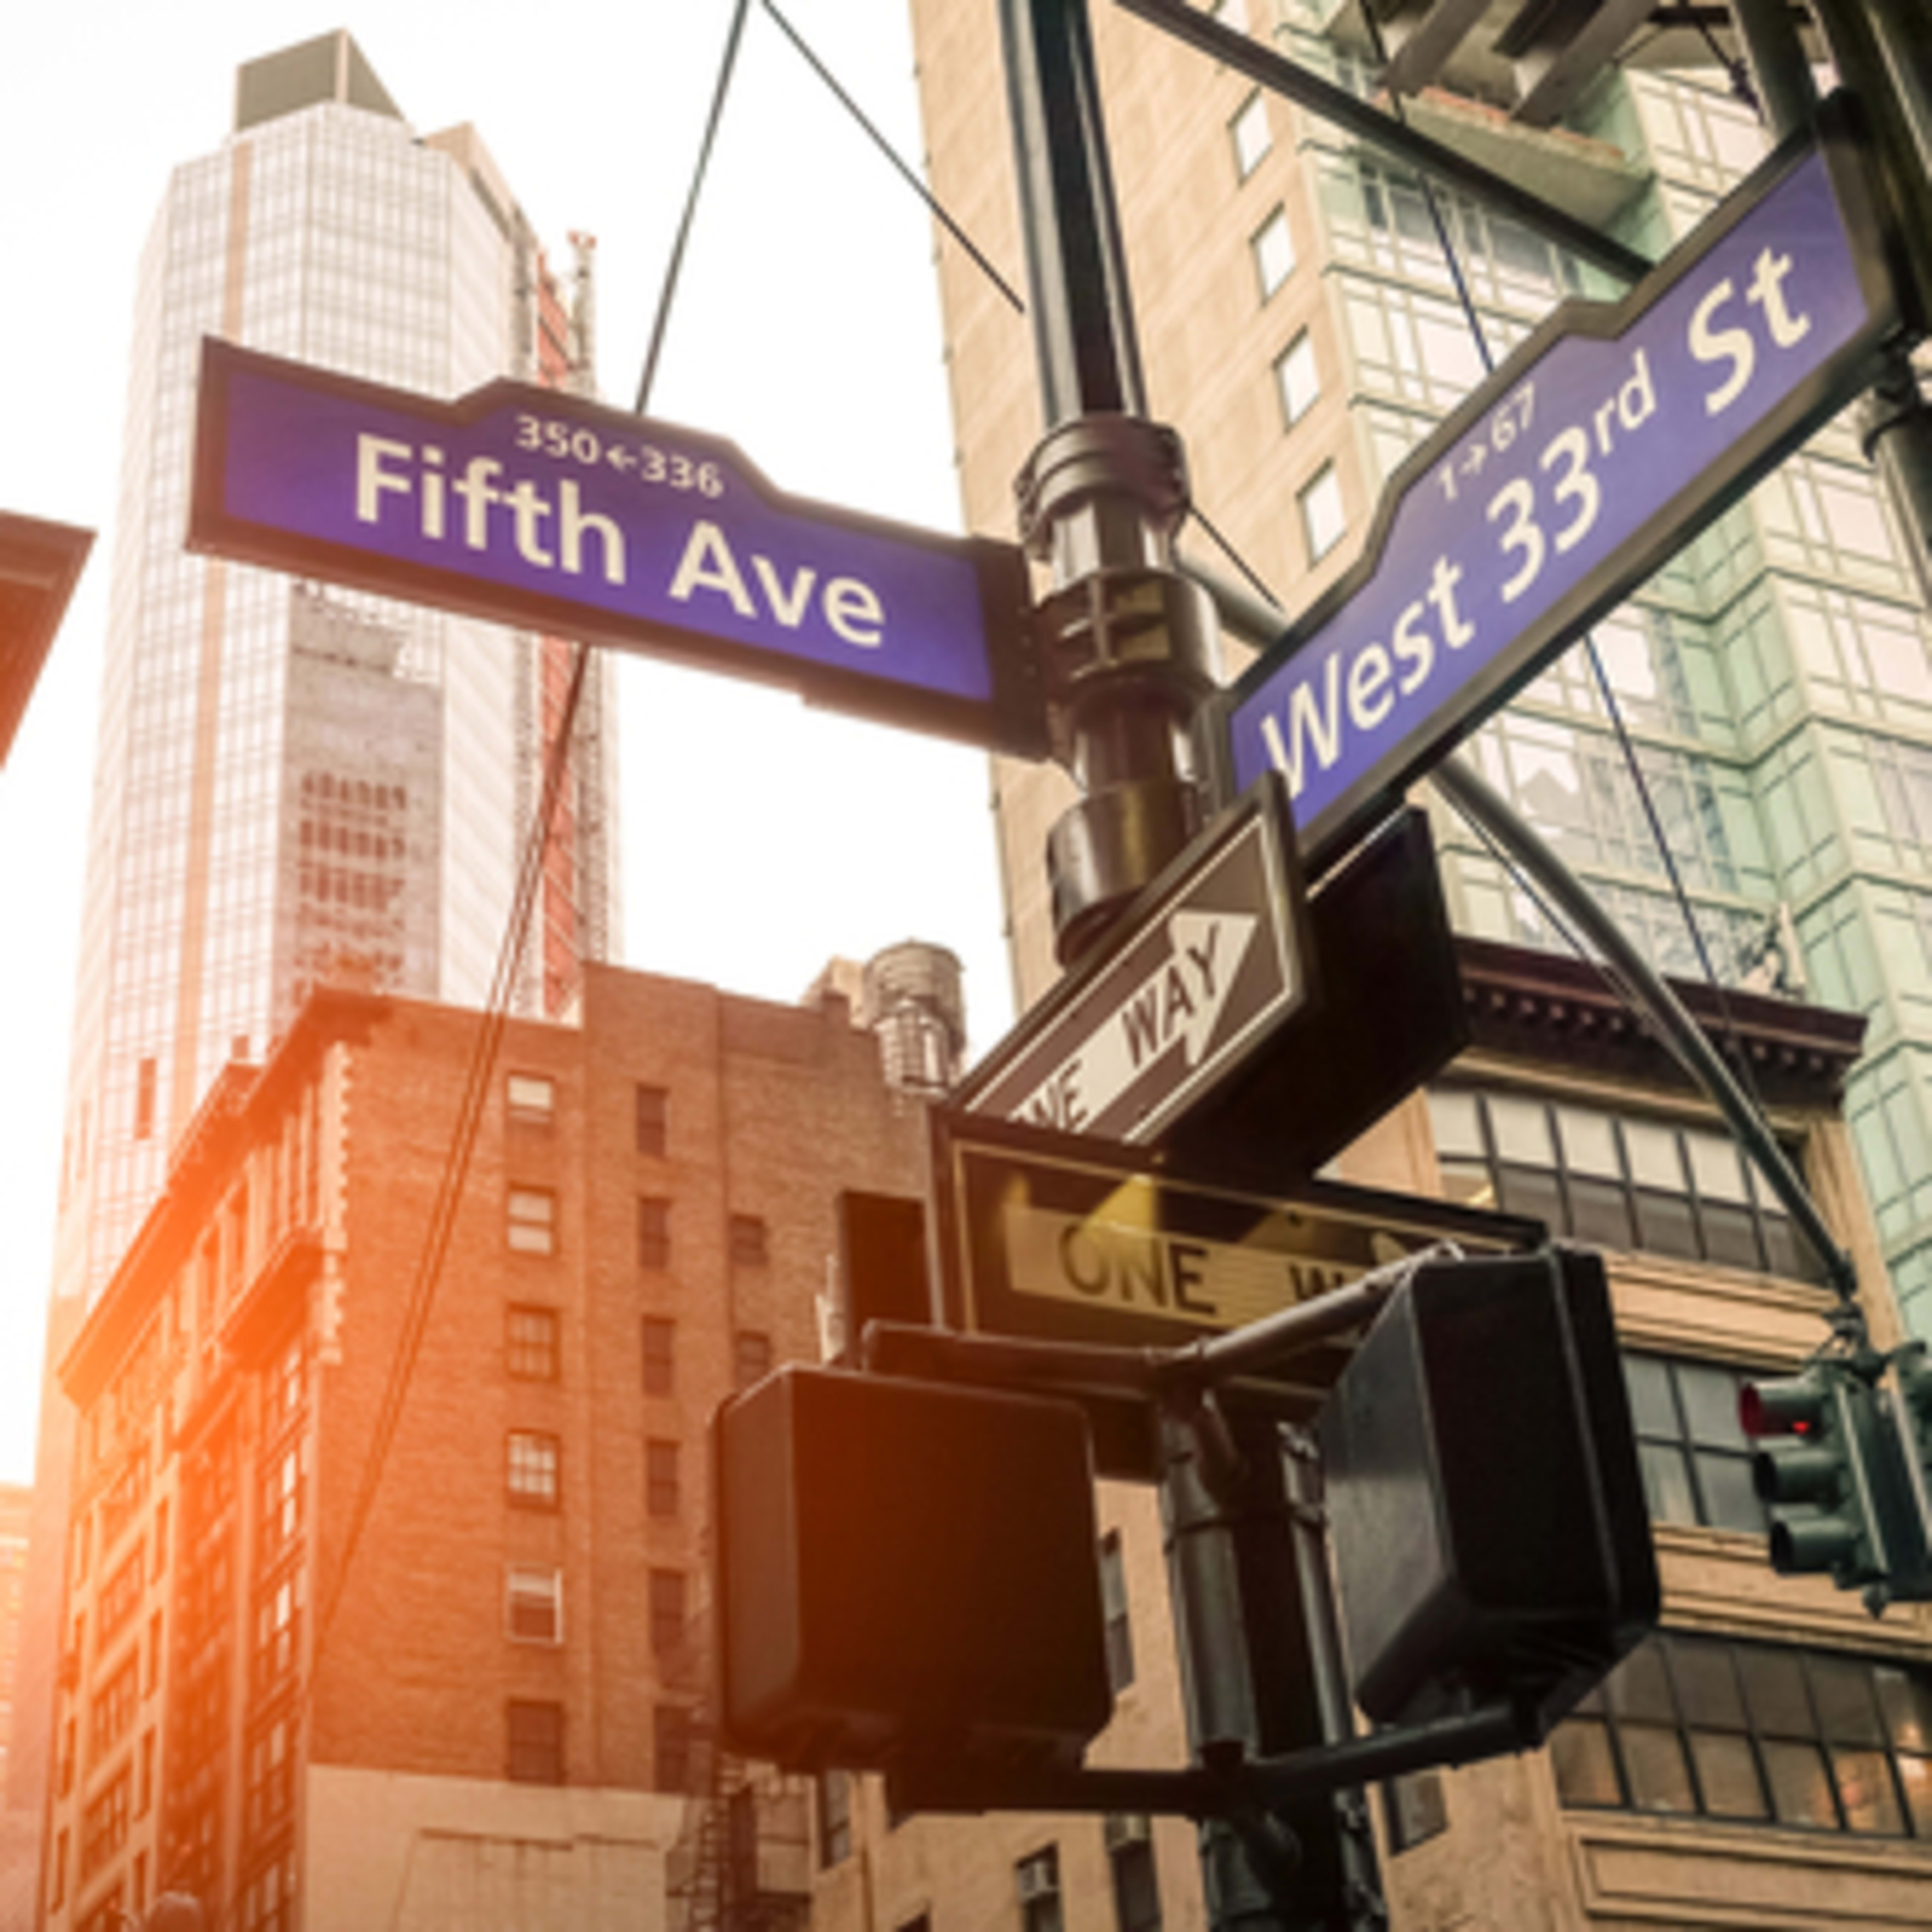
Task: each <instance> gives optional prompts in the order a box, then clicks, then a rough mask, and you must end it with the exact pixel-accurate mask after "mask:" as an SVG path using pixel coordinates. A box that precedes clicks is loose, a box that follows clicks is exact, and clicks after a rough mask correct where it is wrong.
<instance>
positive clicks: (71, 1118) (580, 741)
mask: <svg viewBox="0 0 1932 1932" xmlns="http://www.w3.org/2000/svg"><path fill="white" fill-rule="evenodd" d="M211 131H212V130H211ZM572 245H573V264H572V267H571V269H570V271H569V272H568V274H567V275H565V277H564V278H562V279H561V280H559V277H558V275H556V274H555V273H553V271H552V269H550V266H549V265H548V263H547V261H546V259H545V257H544V253H543V251H542V250H541V248H539V247H538V243H537V241H536V239H535V234H534V232H533V230H532V227H531V225H530V223H529V220H528V219H527V218H526V216H525V215H524V214H523V210H522V209H521V208H520V206H519V205H518V203H517V199H516V197H515V196H514V194H513V193H511V190H510V189H509V188H508V186H507V185H506V184H505V181H503V179H502V176H501V175H500V174H499V172H498V171H497V169H496V166H495V165H494V163H493V162H492V160H491V159H490V155H489V154H488V152H487V150H486V149H485V148H484V146H483V144H482V142H481V140H480V139H478V136H477V134H476V133H475V130H474V129H473V128H472V127H468V126H461V127H455V128H453V129H451V130H448V131H446V132H444V133H437V134H432V135H430V136H427V137H426V138H422V139H419V138H418V136H416V133H415V132H414V131H413V130H412V129H411V127H410V125H409V124H408V123H407V121H405V120H404V118H403V115H402V113H401V110H399V109H398V107H397V105H396V104H395V102H394V101H392V99H391V98H390V97H389V94H388V92H386V90H385V89H384V88H383V85H382V83H381V82H380V80H378V78H377V76H376V74H375V73H374V71H373V70H372V68H371V66H370V65H369V63H368V61H367V60H366V59H365V58H364V56H363V55H362V52H361V50H360V49H359V48H358V46H356V43H355V42H354V41H353V40H352V39H351V38H350V37H349V36H348V35H347V34H346V33H342V32H336V33H332V34H326V35H323V36H322V37H319V38H317V39H315V40H310V41H308V42H306V43H303V44H301V45H299V46H293V47H290V48H288V49H284V51H282V52H278V53H275V54H271V55H267V56H266V57H264V58H260V59H258V60H254V61H251V62H249V63H248V64H247V65H245V66H244V67H242V68H241V70H240V71H239V74H238V75H237V77H236V89H235V113H234V121H233V127H232V129H231V130H230V131H229V135H228V136H227V138H226V139H225V140H224V141H223V142H222V143H221V145H220V146H219V147H218V148H216V149H215V150H214V151H212V152H211V153H209V154H205V155H203V156H202V157H199V158H198V159H196V160H190V161H188V162H186V163H184V164H183V165H182V166H181V167H179V168H178V169H176V170H175V173H174V175H173V176H172V179H171V180H170V181H169V184H168V186H167V190H166V195H165V196H164V198H163V202H162V204H161V207H160V212H159V214H158V215H157V217H156V220H155V222H154V226H153V229H152V230H151V234H150V236H149V239H148V243H147V245H146V248H145V252H144V254H143V256H142V261H141V265H140V271H139V281H138V285H137V296H136V314H135V317H134V330H133V347H132V351H131V354H130V364H129V377H128V389H127V418H126V427H125V431H124V446H123V453H122V472H121V490H120V496H119V505H118V511H117V514H116V517H115V529H114V532H113V564H112V569H113V582H112V591H111V601H110V613H109V619H108V634H107V647H106V653H105V671H104V686H103V691H102V698H101V718H100V727H99V740H98V751H97V760H96V766H95V793H94V801H93V814H92V831H91V843H90V848H89V862H88V874H87V883H86V898H85V908H84V913H83V933H82V944H81V951H80V957H81V962H82V964H81V967H80V980H79V984H78V986H77V990H76V998H75V1008H74V1040H73V1048H72V1061H71V1071H70V1078H69V1087H68V1102H67V1115H66V1125H65V1141H64V1151H63V1157H62V1174H61V1193H60V1203H59V1208H58V1223H57V1228H56V1233H55V1261H54V1282H53V1304H52V1319H51V1321H50V1324H49V1336H50V1350H51V1352H52V1353H54V1354H55V1355H57V1354H58V1352H59V1349H60V1348H61V1347H62V1346H63V1345H64V1343H65V1340H67V1339H68V1337H71V1334H72V1333H73V1331H74V1326H75V1325H76V1324H77V1322H78V1321H79V1319H80V1316H81V1315H82V1314H83V1312H84V1310H85V1309H86V1306H87V1304H88V1302H89V1299H90V1298H91V1297H92V1295H94V1294H95V1293H96V1292H98V1290H99V1289H100V1287H101V1285H102V1284H103V1283H104V1282H105V1281H106V1280H107V1278H108V1277H109V1276H110V1274H111V1272H112V1271H113V1268H115V1265H116V1263H117V1262H118V1259H119V1258H120V1256H121V1253H122V1251H123V1250H124V1248H125V1247H126V1245H127V1241H129V1239H130V1237H131V1236H132V1235H133V1232H134V1230H135V1229H136V1227H137V1226H139V1223H140V1220H141V1217H142V1214H143V1213H144V1212H145V1210H146V1208H147V1206H148V1203H149V1202H151V1200H152V1199H154V1196H155V1194H156V1193H157V1190H159V1189H160V1187H162V1185H163V1181H164V1180H165V1178H166V1174H167V1172H168V1169H169V1161H170V1160H171V1157H172V1148H173V1147H174V1145H175V1142H176V1140H177V1139H178V1136H179V1135H180V1134H181V1132H182V1131H183V1130H184V1128H185V1127H186V1126H187V1124H188V1123H189V1122H190V1120H191V1119H193V1117H194V1115H195V1114H196V1109H198V1108H199V1106H200V1104H201V1103H202V1099H203V1097H204V1096H205V1094H207V1093H208V1091H209V1088H210V1086H211V1083H212V1082H214V1080H215V1079H216V1078H217V1076H218V1075H219V1074H220V1071H221V1070H222V1069H223V1067H224V1066H226V1064H229V1063H231V1062H233V1061H251V1060H259V1059H260V1057H261V1056H262V1055H263V1054H265V1053H266V1052H267V1051H268V1050H269V1048H270V1046H271V1045H272V1042H273V1041H274V1040H275V1038H276V1037H277V1036H278V1034H280V1032H281V1031H282V1030H283V1029H284V1028H285V1027H286V1026H287V1025H288V1024H289V1022H290V1019H291V1017H292V1016H293V1013H295V1012H296V1010H297V1008H298V1006H299V1002H300V1001H301V999H302V996H303V995H304V993H305V991H306V990H307V989H308V988H309V987H310V986H312V985H314V984H315V983H317V982H320V981H325V980H331V979H341V980H350V981H353V982H356V983H362V984H364V985H366V986H371V987H373V988H375V989H384V990H388V989H392V990H395V991H396V992H406V993H410V994H413V995H419V996H422V997H426V998H442V999H445V1000H449V1001H456V1002H458V1003H462V1004H472V1005H480V1004H481V1003H482V1002H483V1001H484V998H485V996H486V995H487V992H488V989H489V988H490V983H491V979H492V976H493V972H494V970H495V967H496V958H497V954H498V950H499V947H501V945H502V940H503V937H504V934H505V931H506V929H507V927H508V916H509V912H510V908H511V902H512V898H513V895H514V883H515V880H516V877H517V869H518V866H519V863H520V854H521V851H522V848H523V844H524V842H525V838H526V832H528V829H529V827H530V826H531V824H532V821H533V819H534V817H535V811H536V808H537V805H538V800H539V799H540V796H541V790H542V775H543V769H544V763H545V760H546V757H547V753H548V751H549V748H550V745H551V742H552V741H553V739H555V737H556V734H557V731H558V728H559V719H560V715H561V710H562V694H563V691H564V690H565V686H566V685H567V682H568V670H569V665H570V661H571V646H569V645H568V643H565V642H564V641H563V640H558V639H555V638H547V637H535V636H532V635H529V634H521V633H517V632H513V631H506V630H504V629H502V628H498V627H496V626H493V625H487V624H483V623H479V622H472V621H470V620H469V619H462V618H458V617H453V616H446V615H443V614H441V613H434V612H430V611H426V610H422V609H419V608H417V607H413V606H411V605H408V604H401V603H397V602H395V601H389V600H385V599H382V598H374V597H368V596H365V595H359V594H357V593H353V592H348V591H345V590H342V589H338V588H336V587H334V586H328V585H324V584H320V583H305V582H301V581H297V580H292V579H290V578H289V577H284V576H281V575H279V574H275V573H274V572H272V571H263V570H258V569H255V568H246V567H243V566H241V565H234V564H230V563H227V562H217V561H212V560H209V559H203V558H201V557H197V556H189V555H187V553H185V552H184V549H183V547H182V540H183V535H184V530H185V528H186V519H187V502H188V494H189V488H190V471H191V464H192V459H193V431H194V421H195V401H196V377H197V372H198V369H199V359H200V355H201V344H202V341H203V339H204V338H205V337H208V336H218V337H221V338H225V339H227V340H229V341H236V342H239V343H242V344H246V345H247V346H248V347H251V348H254V349H257V350H265V351H268V352H271V353H275V354H278V355H282V356H288V357H290V358H293V359H296V360H299V361H302V362H308V363H311V364H314V365H320V366H323V367H326V368H330V369H334V370H338V371H341V372H343V373H344V374H350V375H353V376H356V377H362V378H364V379H366V380H371V381H374V382H378V383H389V384H393V385H395V386H400V387H402V388H405V389H411V390H414V391H417V392H422V393H423V394H426V395H434V396H438V397H453V396H455V395H459V394H460V393H462V392H465V391H466V390H468V389H472V388H474V387H475V386H477V385H478V384H480V383H484V382H486V381H488V380H490V379H492V378H494V377H502V376H506V375H507V376H511V377H517V378H520V379H521V380H526V381H531V382H539V383H550V384H560V385H568V386H580V387H585V388H588V387H589V385H590V384H591V382H592V372H591V369H590V365H589V341H588V322H589V314H590V303H591V287H590V265H591V244H590V242H589V240H588V239H585V238H577V237H573V238H572ZM608 678H609V672H608V670H607V667H606V666H605V665H604V663H603V661H602V660H601V658H597V659H595V660H593V661H592V664H591V667H590V669H589V677H588V682H587V685H586V693H585V697H584V700H583V705H582V706H581V709H580V712H579V714H578V718H577V726H576V730H575V733H574V737H573V740H572V744H571V750H570V754H569V755H570V763H569V766H568V776H567V781H566V783H565V787H564V790H563V793H562V798H561V800H560V805H559V811H558V813H557V815H556V821H555V824H556V829H555V832H554V834H553V838H552V840H551V842H550V847H549V848H548V850H547V853H546V858H545V863H544V868H543V872H542V877H541V881H540V883H539V888H538V901H537V907H536V913H535V919H534V922H533V926H532V941H531V943H530V944H529V946H528V947H526V950H525V953H524V958H523V967H522V972H521V977H520V982H519V983H518V984H517V986H516V988H515V989H514V994H515V1004H516V1006H517V1009H518V1010H521V1011H524V1012H529V1013H538V1012H541V1013H556V1012H560V1011H562V1010H563V1009H564V1008H565V1006H567V1004H568V1003H569V1001H571V999H572V998H574V996H575V995H576V993H577V989H578V986H579V983H580V970H579V969H580V966H581V965H582V963H583V962H584V961H586V960H594V959H602V958H604V957H607V956H608V955H609V954H610V952H611V951H612V950H613V949H614V947H615V944H616V934H615V930H614V922H615V917H616V895H615V889H614V883H613V878H614V874H613V866H614V844H613V838H614V826H613V817H612V814H613V809H614V803H615V796H616V778H615V769H614V748H613V743H612V739H611V735H610V734H611V730H612V724H613V704H612V702H611V698H610V690H609V685H608V682H607V680H608ZM66 1426H67V1424H66V1418H65V1415H64V1414H63V1412H62V1406H61V1404H60V1403H59V1400H58V1395H57V1393H56V1392H55V1391H52V1390H50V1391H49V1394H48V1400H47V1403H46V1412H45V1415H44V1416H43V1431H42V1442H41V1449H40V1469H39V1480H38V1481H37V1484H36V1504H35V1508H36V1516H35V1525H34V1535H35V1544H36V1548H37V1550H39V1549H40V1547H41V1545H42V1544H43V1541H46V1539H51V1540H52V1544H53V1547H54V1548H55V1550H56V1552H57V1550H58V1543H59V1539H60V1535H61V1512H62V1510H63V1509H64V1508H65V1480H64V1474H63V1472H64V1469H65V1445H64V1444H63V1442H62V1440H61V1438H62V1433H63V1431H64V1430H65V1427H66ZM45 1567H46V1566H45V1565H42V1564H40V1563H39V1562H37V1563H36V1565H35V1584H34V1590H33V1592H32V1595H33V1598H34V1607H32V1608H31V1609H30V1613H29V1628H30V1632H31V1631H32V1630H34V1629H35V1628H40V1627H41V1626H42V1625H43V1624H44V1620H45V1617H46V1614H47V1612H48V1605H47V1604H46V1601H44V1599H45V1593H46V1589H48V1588H49V1587H51V1586H49V1585H47V1584H46V1583H45V1581H44V1580H43V1574H42V1573H43V1570H44V1568H45ZM56 1567H57V1565H56ZM37 1658H38V1650H37V1646H36V1644H35V1643H34V1640H33V1639H32V1638H31V1635H30V1639H29V1643H28V1664H27V1666H26V1669H25V1671H24V1677H25V1680H26V1681H25V1682H24V1683H23V1694H22V1713H21V1721H22V1725H23V1738H22V1749H21V1751H20V1752H19V1753H17V1754H16V1756H17V1762H16V1763H15V1766H13V1776H12V1778H10V1781H9V1796H10V1802H12V1804H13V1806H14V1807H15V1808H25V1809H26V1810H27V1811H28V1812H29V1813H30V1814H37V1812H38V1811H39V1802H38V1791H37V1787H38V1780H39V1776H40V1772H39V1766H40V1764H41V1763H43V1761H44V1758H45V1748H44V1747H45V1740H44V1737H43V1736H42V1735H41V1732H42V1730H43V1725H44V1717H43V1715H41V1713H42V1712H43V1709H44V1705H45V1702H46V1695H47V1689H48V1687H47V1685H46V1684H45V1682H43V1681H42V1679H43V1677H44V1676H45V1672H46V1664H47V1660H46V1659H45V1658H39V1659H38V1661H36V1659H37Z"/></svg>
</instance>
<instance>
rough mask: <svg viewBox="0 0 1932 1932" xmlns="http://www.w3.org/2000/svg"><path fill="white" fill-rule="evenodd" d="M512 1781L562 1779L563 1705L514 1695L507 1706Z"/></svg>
mask: <svg viewBox="0 0 1932 1932" xmlns="http://www.w3.org/2000/svg"><path fill="white" fill-rule="evenodd" d="M507 1709H508V1718H507V1724H506V1729H507V1730H508V1736H509V1763H508V1776H509V1779H510V1781H511V1784H562V1782H563V1706H562V1705H561V1704H545V1703H535V1702H534V1701H532V1700H528V1699H525V1698H520V1697H513V1698H511V1700H510V1702H509V1704H508V1707H507Z"/></svg>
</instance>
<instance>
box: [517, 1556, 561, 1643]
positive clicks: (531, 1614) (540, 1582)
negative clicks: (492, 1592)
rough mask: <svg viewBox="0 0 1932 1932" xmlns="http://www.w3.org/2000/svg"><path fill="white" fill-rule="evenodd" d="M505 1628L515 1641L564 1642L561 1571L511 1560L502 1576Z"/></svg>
mask: <svg viewBox="0 0 1932 1932" xmlns="http://www.w3.org/2000/svg"><path fill="white" fill-rule="evenodd" d="M503 1618H504V1628H505V1630H506V1631H508V1634H509V1635H510V1637H511V1639H512V1640H513V1641H514V1642H516V1643H550V1644H556V1643H562V1641H563V1572H562V1571H561V1570H559V1569H556V1568H554V1567H550V1568H544V1567H540V1566H537V1565H526V1564H520V1563H512V1564H511V1565H510V1566H509V1568H508V1570H507V1571H506V1572H505V1577H504V1592H503Z"/></svg>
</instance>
